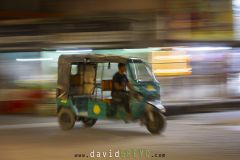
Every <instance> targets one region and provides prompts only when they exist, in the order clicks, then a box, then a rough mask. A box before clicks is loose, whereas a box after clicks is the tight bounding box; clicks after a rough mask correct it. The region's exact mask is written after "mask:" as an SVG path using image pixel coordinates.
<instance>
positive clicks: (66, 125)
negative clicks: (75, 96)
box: [58, 108, 76, 130]
mask: <svg viewBox="0 0 240 160" xmlns="http://www.w3.org/2000/svg"><path fill="white" fill-rule="evenodd" d="M75 122H76V116H75V114H74V113H73V112H72V111H71V110H70V109H68V108H62V109H60V111H59V113H58V123H59V125H60V128H61V129H62V130H70V129H72V128H73V127H74V125H75Z"/></svg>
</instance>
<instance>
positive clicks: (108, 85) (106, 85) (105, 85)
mask: <svg viewBox="0 0 240 160" xmlns="http://www.w3.org/2000/svg"><path fill="white" fill-rule="evenodd" d="M111 90H112V80H102V91H111ZM103 101H104V102H106V103H109V104H110V103H112V97H111V96H108V97H104V98H103Z"/></svg>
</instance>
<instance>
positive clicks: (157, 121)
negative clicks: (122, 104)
mask: <svg viewBox="0 0 240 160" xmlns="http://www.w3.org/2000/svg"><path fill="white" fill-rule="evenodd" d="M152 114H153V118H154V121H151V120H150V118H149V116H147V128H148V130H149V131H150V132H151V133H159V132H161V131H162V130H163V129H164V127H165V122H164V121H165V120H164V117H162V116H161V115H160V114H159V113H158V112H155V111H153V112H152Z"/></svg>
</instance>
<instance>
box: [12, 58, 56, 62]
mask: <svg viewBox="0 0 240 160" xmlns="http://www.w3.org/2000/svg"><path fill="white" fill-rule="evenodd" d="M52 60H53V58H29V59H22V58H18V59H16V61H18V62H34V61H52Z"/></svg>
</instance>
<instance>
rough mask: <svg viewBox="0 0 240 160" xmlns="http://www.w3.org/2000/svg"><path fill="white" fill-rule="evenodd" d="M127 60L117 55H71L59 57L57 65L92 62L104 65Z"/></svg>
mask: <svg viewBox="0 0 240 160" xmlns="http://www.w3.org/2000/svg"><path fill="white" fill-rule="evenodd" d="M128 59H129V58H127V57H123V56H118V55H103V54H71V55H61V56H60V57H59V60H58V63H59V64H64V63H78V62H80V63H81V62H92V63H94V62H95V63H105V62H115V63H126V62H127V60H128ZM59 67H61V66H59Z"/></svg>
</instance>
